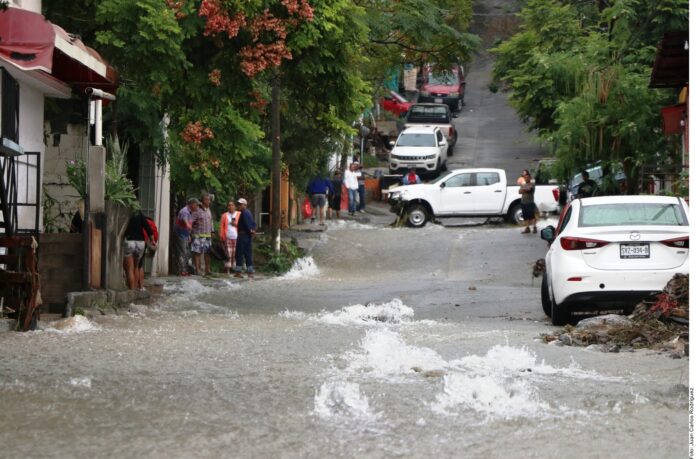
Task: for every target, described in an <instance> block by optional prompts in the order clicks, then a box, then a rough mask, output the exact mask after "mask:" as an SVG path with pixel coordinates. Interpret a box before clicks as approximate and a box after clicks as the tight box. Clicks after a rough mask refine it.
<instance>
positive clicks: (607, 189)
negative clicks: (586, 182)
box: [567, 165, 626, 201]
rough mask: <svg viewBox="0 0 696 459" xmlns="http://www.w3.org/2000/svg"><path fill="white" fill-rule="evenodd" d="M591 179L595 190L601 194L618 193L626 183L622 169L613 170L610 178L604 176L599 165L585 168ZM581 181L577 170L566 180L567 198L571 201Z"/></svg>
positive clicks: (580, 175) (580, 173)
mask: <svg viewBox="0 0 696 459" xmlns="http://www.w3.org/2000/svg"><path fill="white" fill-rule="evenodd" d="M585 170H586V171H587V173H588V174H589V176H590V179H591V180H594V181H595V182H596V183H597V192H598V193H602V194H620V193H621V191H622V190H623V189H624V188H625V185H626V174H625V173H624V171H623V169H620V168H618V169H616V170H614V171H613V175H612V177H611V178H608V177H605V176H604V170H603V168H602V166H601V165H595V166H592V167H588V168H587V169H585ZM581 183H582V171H580V172H578V173H577V174H575V175H574V176H573V178H572V179H570V181H569V182H568V186H567V190H568V200H569V201H572V200H573V199H575V198H576V197H577V194H578V188H580V184H581Z"/></svg>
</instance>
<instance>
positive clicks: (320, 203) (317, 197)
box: [307, 174, 333, 225]
mask: <svg viewBox="0 0 696 459" xmlns="http://www.w3.org/2000/svg"><path fill="white" fill-rule="evenodd" d="M307 194H308V195H309V199H310V202H311V204H312V223H314V221H315V218H316V219H318V220H319V224H320V225H323V224H324V211H325V206H326V196H327V194H333V185H332V184H331V182H330V181H329V179H327V178H325V177H323V176H321V175H319V174H317V175H316V176H315V177H314V178H313V179H312V180H311V181H310V182H309V184H308V185H307Z"/></svg>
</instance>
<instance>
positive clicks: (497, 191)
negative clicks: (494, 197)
mask: <svg viewBox="0 0 696 459" xmlns="http://www.w3.org/2000/svg"><path fill="white" fill-rule="evenodd" d="M502 192H503V190H495V191H494V193H502Z"/></svg>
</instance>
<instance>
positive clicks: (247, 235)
mask: <svg viewBox="0 0 696 459" xmlns="http://www.w3.org/2000/svg"><path fill="white" fill-rule="evenodd" d="M237 210H238V211H239V212H240V214H241V215H240V216H239V222H238V224H237V249H236V262H237V265H236V266H235V267H234V277H242V266H243V265H244V264H245V263H246V272H247V275H248V276H249V279H253V278H254V260H253V247H252V242H253V239H254V237H256V222H255V221H254V216H253V215H251V211H249V209H247V200H246V199H244V198H239V199H237Z"/></svg>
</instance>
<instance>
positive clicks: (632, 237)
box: [628, 231, 640, 241]
mask: <svg viewBox="0 0 696 459" xmlns="http://www.w3.org/2000/svg"><path fill="white" fill-rule="evenodd" d="M628 238H629V239H630V240H632V241H637V240H639V239H640V233H639V232H638V231H632V232H631V234H630V235H629V236H628Z"/></svg>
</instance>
